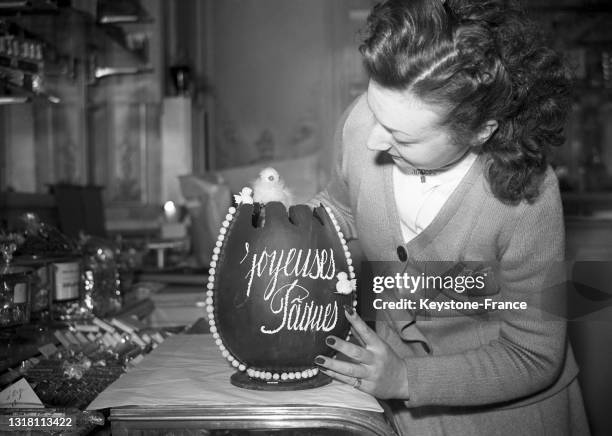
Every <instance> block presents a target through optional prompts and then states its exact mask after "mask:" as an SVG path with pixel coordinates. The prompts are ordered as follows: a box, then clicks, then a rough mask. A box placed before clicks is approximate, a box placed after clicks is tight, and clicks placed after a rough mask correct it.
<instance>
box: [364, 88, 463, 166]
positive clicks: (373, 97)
mask: <svg viewBox="0 0 612 436" xmlns="http://www.w3.org/2000/svg"><path fill="white" fill-rule="evenodd" d="M367 98H368V105H369V106H370V110H371V111H372V113H373V114H374V117H375V119H376V125H375V126H374V129H373V130H372V133H371V134H370V137H369V138H368V144H367V146H368V148H369V149H370V150H380V151H385V152H387V153H389V155H390V156H391V158H392V159H393V161H394V162H395V164H396V165H397V166H398V167H399V168H400V169H411V168H419V169H429V170H434V169H437V168H440V167H443V166H445V165H447V164H449V163H451V162H453V161H455V160H457V159H459V158H460V157H461V156H462V155H463V154H464V153H465V152H466V151H467V149H468V148H469V147H470V146H469V145H456V144H454V143H453V141H452V140H451V135H450V132H449V131H448V128H447V127H445V126H443V125H442V120H443V118H442V117H443V114H444V108H443V107H441V106H437V105H432V104H428V103H426V102H424V101H423V100H421V99H420V98H418V97H417V96H415V95H414V94H412V93H410V92H408V91H398V90H394V89H389V88H384V87H382V86H380V85H379V84H377V83H376V82H374V81H373V80H370V83H369V85H368V95H367Z"/></svg>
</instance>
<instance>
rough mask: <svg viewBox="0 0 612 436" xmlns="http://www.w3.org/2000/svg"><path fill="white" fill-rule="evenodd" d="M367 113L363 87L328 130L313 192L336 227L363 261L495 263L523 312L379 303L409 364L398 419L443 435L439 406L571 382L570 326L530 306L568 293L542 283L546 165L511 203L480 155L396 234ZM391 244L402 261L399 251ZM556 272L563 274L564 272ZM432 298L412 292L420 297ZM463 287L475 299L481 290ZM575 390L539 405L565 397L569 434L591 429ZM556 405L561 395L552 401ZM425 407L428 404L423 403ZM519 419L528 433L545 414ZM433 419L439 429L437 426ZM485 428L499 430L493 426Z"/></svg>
mask: <svg viewBox="0 0 612 436" xmlns="http://www.w3.org/2000/svg"><path fill="white" fill-rule="evenodd" d="M374 123H375V119H374V116H373V114H372V113H371V111H370V109H369V107H368V105H367V101H366V98H365V96H361V97H359V98H358V99H357V100H356V101H355V102H354V103H353V104H352V105H351V107H349V109H348V110H347V111H346V112H345V114H344V116H343V117H342V119H341V122H340V124H339V128H338V129H337V132H336V135H335V138H334V142H335V147H337V148H336V150H337V152H338V159H337V162H336V164H335V168H334V170H333V174H332V177H331V180H330V183H329V185H328V186H327V188H326V189H325V190H324V191H323V192H321V193H320V194H319V195H318V196H317V197H316V198H315V201H320V202H322V203H324V204H325V205H328V206H330V207H331V208H332V210H333V212H334V213H335V215H336V216H337V217H338V220H339V222H340V225H341V227H342V229H343V232H344V233H345V234H346V235H347V237H348V238H356V239H358V240H359V246H360V247H361V249H362V250H363V254H364V256H365V258H366V259H367V260H369V261H393V262H394V263H397V264H398V265H400V266H399V268H401V265H402V264H405V265H409V264H410V263H411V262H415V261H417V262H420V261H439V260H446V261H453V262H458V261H462V260H468V261H495V262H497V264H498V265H499V273H498V275H497V280H498V282H499V286H498V291H497V292H495V293H493V294H491V295H487V296H486V297H487V298H492V299H493V300H498V301H526V302H527V303H528V309H527V310H500V311H486V312H485V313H476V314H471V315H470V316H456V315H457V314H456V313H455V314H454V315H455V316H453V314H450V315H449V314H448V313H442V314H439V315H436V314H433V315H432V314H428V316H422V315H419V314H418V313H417V314H415V315H414V316H409V315H407V314H406V313H404V314H402V315H401V316H398V313H397V310H393V311H392V310H387V311H380V315H381V316H382V319H383V321H381V322H377V324H376V327H377V332H378V334H379V335H380V336H381V337H382V338H383V339H385V340H386V341H387V342H388V343H389V345H390V346H391V347H392V348H393V349H394V350H395V351H396V352H397V353H398V355H400V356H401V357H402V358H403V359H405V361H406V364H407V366H408V374H409V380H408V385H409V396H408V398H402V399H399V400H401V403H400V404H401V407H400V409H405V408H408V409H407V410H409V411H410V410H411V412H410V413H406V410H403V412H402V413H399V412H398V417H399V418H398V419H399V423H398V425H399V426H400V428H403V431H409V429H410V428H415V425H416V424H415V422H417V421H419V420H420V421H422V419H423V418H422V417H421V418H419V419H417V417H418V416H421V415H423V411H424V410H428V411H429V412H427V413H426V415H428V419H430V418H431V417H433V418H431V419H434V421H432V422H435V424H432V422H430V423H428V424H427V425H426V426H425V427H423V428H425V430H423V428H421V427H418V426H417V427H418V428H420V429H421V431H424V432H425V433H427V434H429V433H431V434H446V433H445V431H442V430H440V429H441V428H443V427H444V425H443V424H442V423H443V422H444V419H446V418H444V416H446V417H448V416H453V415H458V416H462V414H467V415H469V414H476V411H477V412H478V414H480V415H482V413H484V412H483V411H487V410H493V411H494V412H495V413H497V412H496V411H499V410H508V409H513V408H514V409H521V408H523V409H524V408H525V407H529V405H533V404H537V403H539V402H541V403H542V404H544V403H545V402H546V399H547V398H550V397H552V396H555V395H557V394H558V393H560V392H562V391H563V390H565V389H567V388H568V386H569V385H570V384H572V383H574V380H575V378H576V375H577V372H578V370H577V366H576V363H575V360H574V357H573V355H572V352H571V348H570V347H569V345H568V341H567V336H566V324H565V322H564V321H562V320H559V319H557V320H550V318H549V319H548V320H547V319H546V317H545V316H543V314H542V313H541V312H539V311H538V304H539V303H540V302H541V301H542V298H541V297H542V295H543V293H545V292H544V291H547V292H548V294H547V295H548V297H550V296H552V298H553V299H555V298H558V299H559V300H562V299H564V298H565V296H564V294H563V293H562V292H557V290H555V289H558V288H555V287H552V288H547V287H548V286H550V275H549V273H550V268H548V267H549V266H551V265H560V262H561V261H562V260H563V257H564V240H565V235H564V224H563V213H562V206H561V200H560V194H559V189H558V185H557V179H556V177H555V175H554V172H553V171H552V170H551V169H550V168H549V169H548V170H547V172H546V175H545V178H544V180H543V182H542V185H541V189H540V195H539V197H538V198H537V200H536V201H535V202H532V203H528V202H525V201H523V202H521V203H519V204H517V205H509V204H505V203H504V202H501V201H500V200H498V199H497V198H496V197H495V196H494V195H493V194H492V192H491V191H490V188H489V185H488V182H487V181H486V179H485V176H484V169H485V165H486V159H485V157H484V156H482V155H481V156H479V158H478V159H477V161H476V162H475V163H474V164H473V166H472V167H471V168H470V170H469V172H468V173H467V174H466V176H465V177H464V178H463V180H462V181H461V183H460V184H459V186H458V187H457V189H456V190H455V191H454V192H453V193H452V194H451V196H450V198H449V199H448V200H447V201H446V203H445V204H444V206H443V207H442V209H441V210H440V212H439V213H438V215H437V216H436V217H435V218H434V220H433V222H431V224H430V225H429V226H428V227H427V228H426V229H424V230H423V232H422V233H420V234H419V235H418V236H417V237H416V238H414V239H412V240H411V241H410V242H408V243H404V242H403V240H402V233H401V229H400V221H399V217H398V213H397V210H396V204H395V200H394V194H393V179H392V165H393V162H392V161H391V160H390V159H386V158H385V154H384V153H382V154H381V153H380V152H377V151H371V150H369V149H367V147H366V140H367V138H368V136H369V134H370V131H371V129H372V127H373V126H374ZM406 201H410V199H409V198H407V199H406ZM398 253H400V255H401V256H399V257H401V258H402V260H403V261H404V262H402V260H399V259H398ZM404 254H405V255H404ZM358 279H359V277H358ZM553 281H556V282H557V283H561V282H563V277H557V278H555V280H553ZM360 286H361V287H362V291H363V287H364V286H365V288H366V291H368V286H370V288H369V289H371V285H370V284H368V283H360ZM551 289H552V290H551ZM397 295H398V294H397V292H396V293H395V296H396V297H397ZM429 296H432V295H425V294H423V293H421V294H418V298H425V297H429ZM464 297H465V298H466V299H467V300H468V301H473V300H474V299H476V300H477V299H478V298H482V297H483V296H479V295H465V296H464ZM479 301H480V300H479ZM432 316H433V318H432ZM574 384H575V383H574ZM572 392H573V393H572V395H571V397H572V398H570V400H566V398H565V397H564V399H563V401H557V402H554V401H553V402H552V403H550V402H548V403H546V404H549V403H550V404H554V405H553V406H550V405H549V406H547V407H546V408H544V409H543V410H540V411H539V412H538V413H540V414H541V413H542V412H543V411H544V410H545V411H546V413H550V414H553V415H554V416H558V417H560V416H562V415H563V414H565V415H566V416H569V415H570V410H569V406H568V405H567V404H565V403H567V402H568V401H570V402H572V401H573V402H574V403H575V405H574V406H575V407H574V406H572V407H573V409H574V410H572V411H571V414H573V415H577V416H578V418H577V420H578V421H580V422H579V423H578V424H577V426H578V430H577V433H578V434H584V433H583V432H582V431H583V430H584V431H585V432H588V430H587V429H586V424H584V422H585V421H584V410H583V406H582V399H581V396H580V391H579V389H578V388H577V385H576V386H575V388H574V389H573V390H572ZM565 394H567V393H565ZM565 394H563V395H565ZM562 403H563V404H565V405H564V406H558V404H562ZM424 406H429V407H424ZM432 407H433V409H434V410H435V412H432V413H430V412H431V410H432ZM465 407H468V410H465V409H464V408H465ZM470 407H472V408H473V409H469V408H470ZM536 407H537V406H536ZM459 408H461V409H459ZM551 408H552V409H551ZM555 409H559V410H555ZM457 410H463V412H460V413H457ZM576 410H577V412H576ZM495 413H493V415H495ZM485 415H486V414H485ZM493 415H491V416H493ZM495 416H496V415H495ZM529 416H530V415H529V413H524V410H523V411H522V412H518V411H517V416H516V417H515V418H516V420H517V421H516V422H517V425H518V423H519V422H520V421H521V420H524V419H530V418H529ZM489 418H491V417H489ZM436 419H437V421H436ZM491 419H493V421H490V419H489V421H487V422H489V423H490V426H491V428H488V429H487V430H486V431H485V430H484V429H482V428H480V429H479V432H480V431H483V433H482V434H487V433H488V434H493V433H495V434H498V432H500V428H499V427H498V426H497V425H496V424H495V419H494V418H491ZM421 424H422V423H421ZM447 424H448V422H447ZM522 424H524V425H526V427H525V428H527V429H531V430H533V431H534V433H535V432H537V431H538V430H537V428H539V427H538V426H539V425H541V424H542V422H540V423H524V422H523V423H522ZM434 427H435V428H437V430H438V431H433V430H432V429H433V428H434ZM477 427H478V426H477ZM487 427H489V425H487ZM519 427H520V425H519ZM467 428H470V430H466V429H467ZM492 428H495V429H496V431H495V432H491V430H492ZM559 429H560V430H563V431H562V433H559V434H571V432H569V430H564V426H563V425H561V426H559ZM447 430H448V431H451V430H449V429H447ZM512 430H517V427H513V428H511V429H507V430H506V431H509V432H511V434H516V432H515V431H514V432H512ZM452 431H454V434H468V433H467V432H468V431H469V432H472V433H473V432H474V431H475V429H473V428H471V427H469V426H468V427H465V429H463V430H462V429H461V428H455V429H452ZM462 431H465V432H466V433H463V432H462ZM425 433H423V434H425ZM575 433H576V431H575ZM474 434H476V433H474ZM502 434H503V431H502ZM547 434H548V433H547ZM551 434H552V433H551Z"/></svg>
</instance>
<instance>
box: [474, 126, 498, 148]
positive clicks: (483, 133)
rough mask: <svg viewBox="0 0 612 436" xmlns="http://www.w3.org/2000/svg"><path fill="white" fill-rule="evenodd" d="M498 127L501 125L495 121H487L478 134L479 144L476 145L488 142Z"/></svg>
mask: <svg viewBox="0 0 612 436" xmlns="http://www.w3.org/2000/svg"><path fill="white" fill-rule="evenodd" d="M498 126H499V124H498V123H497V121H495V120H489V121H487V122H486V123H485V124H484V126H483V127H482V129H480V132H478V134H477V135H476V141H477V144H475V145H477V146H479V145H482V144H484V143H485V142H487V141H488V140H489V138H490V137H491V136H493V133H495V131H496V130H497V127H498Z"/></svg>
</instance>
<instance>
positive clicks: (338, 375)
mask: <svg viewBox="0 0 612 436" xmlns="http://www.w3.org/2000/svg"><path fill="white" fill-rule="evenodd" d="M345 315H346V318H347V319H348V320H349V322H350V323H351V325H352V331H353V334H354V335H355V336H356V337H357V339H359V340H360V342H361V343H362V344H363V346H359V345H355V344H352V343H350V342H347V341H344V340H342V339H340V338H337V337H336V336H328V338H327V340H326V342H327V345H329V346H330V347H331V348H333V349H334V350H337V351H339V352H340V353H342V354H344V355H345V356H347V357H349V358H350V359H351V360H352V362H346V361H342V360H338V359H331V358H329V357H324V356H317V357H316V358H315V363H316V364H317V365H319V366H320V367H321V372H323V373H324V374H327V375H328V376H330V377H332V378H335V379H336V380H340V381H342V382H344V383H347V384H349V385H352V386H353V387H355V388H357V389H359V390H361V391H363V392H367V393H369V394H372V395H374V396H375V397H377V398H380V399H389V398H401V399H408V395H409V391H408V374H407V368H406V365H405V363H404V361H403V360H402V359H401V358H400V357H399V356H398V355H397V354H396V353H395V351H393V350H392V349H391V347H390V346H389V345H388V344H387V343H386V342H385V341H383V340H382V339H381V338H380V337H379V336H378V335H377V334H376V332H374V330H372V329H371V328H370V327H368V326H367V324H366V323H365V322H364V321H363V320H362V319H361V318H360V317H359V315H357V313H356V312H355V310H354V309H353V308H351V307H348V306H345Z"/></svg>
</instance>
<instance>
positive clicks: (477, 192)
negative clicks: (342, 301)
mask: <svg viewBox="0 0 612 436" xmlns="http://www.w3.org/2000/svg"><path fill="white" fill-rule="evenodd" d="M368 28H369V35H368V37H367V39H366V40H365V42H364V44H363V46H362V47H361V51H362V54H363V56H364V60H365V66H366V68H367V70H368V72H369V74H370V82H369V86H368V90H367V93H366V94H365V95H363V96H361V97H360V98H358V99H357V101H356V102H354V103H353V104H352V106H351V107H350V108H349V109H348V110H347V112H346V113H345V115H344V117H343V119H342V121H341V123H340V128H339V130H338V133H337V135H336V144H337V146H338V147H339V149H340V150H341V151H340V153H339V161H338V164H337V166H336V168H335V170H334V174H333V176H332V180H331V183H330V184H329V186H328V187H327V189H326V190H325V191H324V192H323V193H322V194H321V195H320V196H319V197H318V199H319V200H320V201H322V202H324V203H325V204H327V205H328V206H330V207H331V208H332V209H333V211H334V212H335V214H336V216H338V217H339V218H340V221H341V225H342V227H343V231H344V232H345V233H346V234H347V235H348V237H349V238H358V239H359V242H360V246H361V248H362V250H363V252H364V255H365V257H366V258H367V259H368V260H370V261H395V262H397V263H401V264H403V265H406V267H408V266H409V265H418V264H419V262H424V261H437V260H445V261H453V262H459V261H463V260H468V261H469V260H474V261H483V262H488V261H491V262H496V263H497V266H498V272H497V275H496V280H497V281H498V286H496V287H494V288H493V289H494V291H493V293H491V294H490V295H487V296H488V297H489V298H490V299H491V300H492V301H502V302H503V301H511V302H526V303H527V308H526V309H517V308H510V309H506V310H477V311H475V312H472V313H469V316H468V315H466V314H465V313H461V312H453V311H452V310H451V311H447V312H446V313H442V312H440V313H439V314H438V315H436V313H437V312H436V311H435V310H433V311H430V312H428V313H423V312H422V311H419V310H418V308H417V310H414V311H407V312H404V313H403V314H402V315H401V316H400V315H398V312H397V310H380V311H379V312H380V313H379V315H381V316H382V317H383V320H384V322H377V324H376V332H374V331H373V330H371V329H370V328H369V327H368V326H367V325H366V324H365V323H364V321H363V320H362V319H361V318H360V317H359V315H357V314H356V313H355V312H354V311H353V310H351V309H348V308H347V311H346V316H347V318H348V319H349V320H350V322H351V324H352V326H353V331H354V333H355V336H357V338H358V339H359V342H360V343H359V344H353V343H349V342H346V341H344V340H342V339H341V338H337V337H329V338H328V344H329V345H330V346H331V347H332V348H334V349H336V350H337V351H339V352H341V353H342V354H344V355H345V356H347V357H348V358H349V359H348V360H340V359H330V358H325V357H324V356H319V357H317V358H316V359H315V362H316V363H317V364H318V365H319V366H320V367H321V369H322V370H323V372H325V373H326V374H328V375H330V376H331V377H333V378H335V379H337V380H340V381H342V382H345V383H349V384H351V385H352V386H354V387H355V388H357V389H360V390H362V391H365V392H368V393H371V394H373V395H375V396H376V397H378V398H381V399H390V400H394V401H392V402H391V403H390V404H391V405H392V407H393V412H394V417H395V419H396V424H397V425H398V428H399V429H400V431H401V432H402V434H407V435H408V434H414V435H430V434H432V435H438V434H440V435H442V434H452V435H493V434H496V435H497V434H512V435H515V434H529V435H532V434H533V435H536V434H537V435H540V434H551V435H570V434H572V435H573V434H580V435H582V434H588V426H587V424H586V420H585V415H584V408H583V404H582V398H581V394H580V389H579V387H578V384H577V379H576V375H577V372H578V370H577V367H576V364H575V361H574V358H573V355H572V352H571V348H570V347H569V344H568V342H567V336H566V326H565V323H564V322H561V321H551V320H550V318H549V319H548V320H547V319H546V317H544V316H543V315H542V312H541V311H539V309H541V307H538V302H540V303H541V302H542V298H541V297H543V296H545V294H546V292H544V291H547V292H548V294H547V295H549V296H550V295H552V298H553V300H554V299H555V298H559V299H562V298H563V294H561V295H559V294H558V293H555V292H556V291H554V289H555V288H554V287H553V288H548V289H546V287H547V286H549V285H550V283H549V282H548V281H547V280H548V279H549V273H550V269H551V268H553V265H555V262H560V261H562V260H563V255H564V252H563V251H564V228H563V216H562V207H561V201H560V195H559V189H558V185H557V180H556V178H555V175H554V173H553V171H552V170H551V168H550V167H549V166H548V165H547V161H546V155H547V153H548V150H549V148H550V147H551V146H557V145H560V144H561V143H562V142H563V134H562V129H563V124H564V119H565V113H566V109H567V105H568V93H569V91H568V89H569V86H568V80H567V79H566V77H567V75H566V72H565V70H564V68H563V65H562V63H561V61H560V59H559V57H558V56H557V55H556V54H555V53H554V52H553V51H551V50H550V49H548V48H546V47H544V46H542V45H541V44H540V43H539V42H538V41H539V40H538V39H537V37H536V34H535V32H534V29H533V27H532V25H531V24H529V23H528V22H527V20H526V19H525V17H524V15H523V14H522V13H521V11H520V10H519V9H518V8H517V7H516V6H515V5H514V4H513V3H512V2H511V1H502V0H484V1H483V0H449V1H447V2H442V1H441V0H388V1H386V2H384V3H382V4H379V5H377V6H376V7H375V8H374V9H373V11H372V13H371V14H370V17H369V18H368ZM561 281H562V280H561ZM361 286H362V287H363V286H368V284H367V283H363V282H362V284H361ZM551 289H552V290H553V291H554V292H553V291H551ZM427 292H428V293H426V292H425V291H422V290H417V292H415V293H414V294H412V295H413V297H414V298H416V299H423V298H424V296H428V297H432V298H433V297H434V296H433V294H432V293H431V292H430V291H427ZM451 294H453V293H452V292H451ZM405 295H406V294H405V293H404V294H402V291H401V290H400V289H397V290H396V291H395V294H394V296H395V298H400V297H403V296H405ZM455 296H459V291H458V292H456V293H455ZM443 297H444V296H443ZM447 297H448V296H447ZM452 297H453V296H452V295H451V298H452ZM462 297H465V301H469V300H470V298H472V299H473V300H475V301H481V300H478V299H479V298H481V297H482V295H476V294H470V293H469V292H467V293H466V294H465V295H463V296H462ZM447 300H448V298H447Z"/></svg>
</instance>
